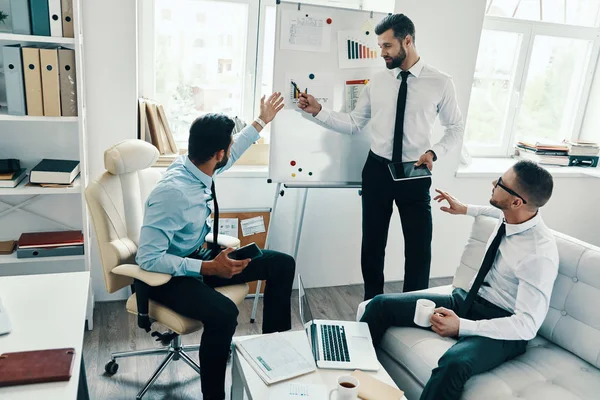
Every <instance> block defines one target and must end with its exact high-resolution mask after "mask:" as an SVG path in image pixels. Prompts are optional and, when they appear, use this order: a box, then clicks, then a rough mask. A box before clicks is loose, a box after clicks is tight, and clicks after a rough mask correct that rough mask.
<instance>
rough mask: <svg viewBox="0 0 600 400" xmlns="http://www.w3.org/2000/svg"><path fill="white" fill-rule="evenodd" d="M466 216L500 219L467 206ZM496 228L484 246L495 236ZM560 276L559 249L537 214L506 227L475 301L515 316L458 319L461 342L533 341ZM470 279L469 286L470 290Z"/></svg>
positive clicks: (493, 210)
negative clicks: (476, 338)
mask: <svg viewBox="0 0 600 400" xmlns="http://www.w3.org/2000/svg"><path fill="white" fill-rule="evenodd" d="M467 215H471V216H473V217H476V216H478V215H488V216H492V217H496V218H503V215H502V212H501V211H500V210H499V209H497V208H494V207H489V206H488V207H481V206H468V207H467ZM501 223H502V220H500V221H499V222H498V225H497V226H496V229H495V230H494V233H493V234H492V236H491V238H490V241H489V242H488V246H489V245H490V243H491V241H492V240H493V238H494V236H496V232H497V231H498V228H499V227H500V224H501ZM557 275H558V248H557V247H556V241H555V240H554V235H553V234H552V232H551V231H550V229H548V227H547V226H546V224H545V223H544V221H543V220H542V217H541V216H540V214H539V212H538V214H537V215H536V216H535V217H533V218H532V219H530V220H529V221H526V222H523V223H522V224H518V225H515V224H508V223H507V224H506V236H505V237H504V238H503V239H502V241H501V242H500V248H499V249H498V254H497V255H496V259H495V261H494V264H493V265H492V268H491V269H490V272H488V274H487V276H486V277H485V280H484V284H483V285H482V286H481V288H480V289H479V296H480V297H483V298H484V299H486V300H487V301H489V302H490V303H493V304H495V305H497V306H498V307H500V308H502V309H504V310H506V311H509V312H511V313H512V314H513V315H512V316H510V317H505V318H496V319H488V320H480V321H471V320H468V319H464V318H461V319H460V331H459V336H473V335H476V336H486V337H489V338H492V339H502V340H531V339H533V338H534V337H535V335H536V334H537V331H538V330H539V329H540V326H542V323H543V322H544V319H545V318H546V314H547V313H548V308H549V307H550V296H551V294H552V288H553V286H554V281H555V280H556V277H557ZM474 280H475V279H473V280H472V281H471V283H470V285H469V287H470V286H472V285H473V281H474Z"/></svg>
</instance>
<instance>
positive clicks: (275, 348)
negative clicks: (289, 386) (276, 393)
mask: <svg viewBox="0 0 600 400" xmlns="http://www.w3.org/2000/svg"><path fill="white" fill-rule="evenodd" d="M305 344H306V349H305V351H304V352H303V353H304V354H310V348H309V347H308V341H306V342H305ZM236 347H237V348H238V349H239V350H240V353H241V354H242V356H243V357H244V359H246V361H248V364H250V365H251V366H252V368H253V369H254V371H255V372H256V373H257V374H258V376H260V378H261V379H262V380H263V381H264V382H265V384H267V385H270V384H272V383H275V382H280V381H283V380H286V379H290V378H294V377H296V376H300V375H304V374H307V373H309V372H313V371H315V370H316V367H315V363H314V360H313V359H312V358H311V359H310V360H308V359H307V358H305V356H303V355H302V353H301V352H299V351H298V350H297V349H296V348H295V347H294V346H293V345H292V344H291V343H290V342H289V341H288V340H287V339H286V338H285V337H284V336H283V335H282V334H281V333H271V334H268V335H261V336H259V337H257V338H254V339H247V340H240V341H236Z"/></svg>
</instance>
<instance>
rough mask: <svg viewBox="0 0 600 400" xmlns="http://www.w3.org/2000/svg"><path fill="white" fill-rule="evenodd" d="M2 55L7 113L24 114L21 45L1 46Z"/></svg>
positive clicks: (25, 111)
mask: <svg viewBox="0 0 600 400" xmlns="http://www.w3.org/2000/svg"><path fill="white" fill-rule="evenodd" d="M2 55H3V57H4V79H5V81H6V100H7V102H8V113H9V114H10V115H26V114H27V109H26V108H25V83H24V82H23V57H22V55H21V45H19V44H15V45H11V46H4V47H3V48H2Z"/></svg>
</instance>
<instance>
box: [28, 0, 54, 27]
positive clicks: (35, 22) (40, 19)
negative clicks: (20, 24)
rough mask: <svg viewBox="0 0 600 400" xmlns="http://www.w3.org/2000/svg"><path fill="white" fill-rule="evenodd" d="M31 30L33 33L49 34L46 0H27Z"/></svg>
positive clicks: (48, 13) (48, 12)
mask: <svg viewBox="0 0 600 400" xmlns="http://www.w3.org/2000/svg"><path fill="white" fill-rule="evenodd" d="M29 11H30V13H31V31H32V33H33V34H34V35H39V36H50V18H49V17H48V16H49V15H50V11H49V9H48V0H29Z"/></svg>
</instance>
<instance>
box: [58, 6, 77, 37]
mask: <svg viewBox="0 0 600 400" xmlns="http://www.w3.org/2000/svg"><path fill="white" fill-rule="evenodd" d="M61 6H62V29H63V36H64V37H68V38H72V37H75V29H74V27H73V0H62V4H61Z"/></svg>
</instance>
